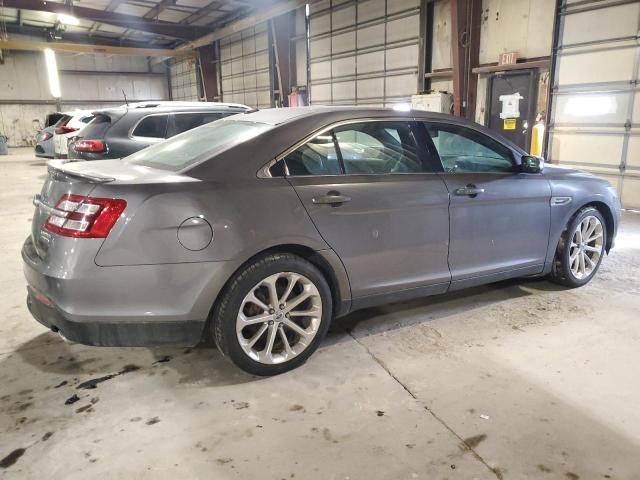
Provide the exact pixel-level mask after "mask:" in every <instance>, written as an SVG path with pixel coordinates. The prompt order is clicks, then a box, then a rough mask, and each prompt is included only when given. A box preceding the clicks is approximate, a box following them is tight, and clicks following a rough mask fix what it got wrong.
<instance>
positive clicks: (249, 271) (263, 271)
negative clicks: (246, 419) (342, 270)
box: [212, 253, 332, 375]
mask: <svg viewBox="0 0 640 480" xmlns="http://www.w3.org/2000/svg"><path fill="white" fill-rule="evenodd" d="M331 317H332V302H331V290H330V288H329V285H328V284H327V281H326V280H325V278H324V276H323V275H322V273H321V272H320V271H319V270H318V269H317V268H316V267H315V266H314V265H313V264H311V263H310V262H308V261H306V260H304V259H303V258H300V257H298V256H296V255H292V254H287V253H275V254H270V255H267V256H264V257H262V258H260V259H258V260H256V261H255V262H254V263H252V264H250V265H248V266H246V267H244V268H243V269H242V270H241V271H240V272H238V273H237V275H236V276H235V277H234V278H233V279H232V280H231V282H230V283H229V285H228V286H227V287H226V288H225V289H224V291H223V292H222V294H221V297H220V299H219V301H218V302H217V304H216V307H215V308H214V312H213V320H212V322H213V336H214V340H215V342H216V345H217V346H218V348H219V349H220V351H221V352H222V354H223V355H224V356H225V357H227V358H228V359H229V360H231V361H232V362H233V363H234V364H235V365H236V366H238V367H239V368H241V369H242V370H244V371H245V372H248V373H251V374H254V375H277V374H279V373H283V372H286V371H289V370H292V369H294V368H296V367H298V366H300V365H302V364H303V363H304V362H305V361H306V360H307V359H308V358H309V357H310V356H311V354H312V353H313V352H314V351H315V349H316V348H317V347H318V345H319V343H320V342H321V341H322V338H323V337H324V336H325V334H326V332H327V329H328V328H329V323H330V321H331Z"/></svg>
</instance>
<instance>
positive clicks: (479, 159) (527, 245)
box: [22, 107, 620, 375]
mask: <svg viewBox="0 0 640 480" xmlns="http://www.w3.org/2000/svg"><path fill="white" fill-rule="evenodd" d="M34 204H35V205H36V210H35V213H34V216H33V225H32V233H31V236H30V237H29V238H27V240H26V241H25V244H24V247H23V251H22V256H23V259H24V271H25V275H26V278H27V282H28V292H29V294H28V305H29V308H30V310H31V312H32V314H33V316H34V317H35V318H36V319H37V320H38V321H39V322H41V323H42V324H44V325H46V326H48V327H50V328H51V329H52V330H54V331H59V332H60V333H61V334H62V335H64V336H65V337H67V338H69V339H71V340H73V341H77V342H81V343H85V344H91V345H107V346H117V345H127V346H131V345H158V344H171V345H193V344H196V343H198V342H200V341H201V340H202V339H203V338H204V337H207V336H209V337H212V338H213V339H214V340H215V342H216V344H217V345H218V347H219V349H220V350H221V352H222V353H223V354H224V355H225V356H226V357H227V358H229V359H230V360H231V361H232V362H233V363H235V364H236V365H237V366H238V367H240V368H242V369H243V370H245V371H247V372H250V373H253V374H258V375H272V374H278V373H282V372H285V371H287V370H290V369H292V368H295V367H297V366H299V365H301V364H302V363H303V362H304V361H305V360H306V359H307V358H308V357H309V356H310V355H311V354H312V353H313V351H314V350H315V349H316V348H317V347H318V344H319V343H320V342H321V340H322V338H323V336H324V335H325V333H326V331H327V329H328V327H329V323H330V322H331V320H332V319H333V318H335V317H339V316H343V315H345V314H347V313H349V312H352V311H354V310H356V309H361V308H364V307H369V306H373V305H378V304H382V303H385V302H392V301H398V300H406V299H410V298H415V297H420V296H426V295H433V294H440V293H445V292H450V291H453V290H457V289H461V288H465V287H470V286H474V285H480V284H486V283H490V282H495V281H498V280H503V279H507V278H514V277H525V276H549V277H550V279H552V280H553V281H555V282H558V283H560V284H562V285H565V286H567V287H577V286H581V285H584V284H585V283H587V282H589V281H590V280H591V279H592V278H593V276H594V275H595V274H596V272H597V270H598V267H599V266H600V263H601V261H602V258H603V256H604V254H605V253H606V252H608V251H609V250H610V249H611V248H612V246H613V243H614V238H615V235H616V230H617V227H618V223H619V210H620V205H619V202H618V198H617V196H616V194H615V192H614V190H613V189H612V188H611V187H610V186H609V184H608V183H607V182H606V181H604V180H601V179H598V178H596V177H594V176H592V175H590V174H587V173H583V172H579V171H576V170H570V169H563V168H559V167H556V166H545V167H544V168H543V163H542V160H541V159H540V158H536V157H531V156H529V155H527V154H526V153H525V152H523V151H522V150H520V149H519V148H518V147H516V146H515V145H512V144H511V143H509V142H508V141H506V140H504V139H502V138H500V137H498V136H496V135H495V134H493V133H492V132H490V131H488V130H486V129H484V128H483V127H480V126H479V125H476V124H471V123H468V122H465V121H462V120H460V119H457V118H453V117H450V116H445V115H438V114H431V113H427V112H417V111H413V112H401V111H394V110H388V109H368V108H352V107H351V108H346V107H308V108H291V109H274V110H262V111H259V112H256V113H251V114H247V115H243V116H242V117H241V118H239V117H229V118H227V119H223V120H219V121H216V122H213V123H211V124H208V125H205V126H202V127H199V128H196V129H194V130H191V131H188V132H186V133H183V134H181V135H178V136H176V137H173V138H171V139H169V140H167V141H165V142H162V143H160V144H157V145H154V146H152V147H149V148H147V149H145V150H142V151H140V152H137V153H135V154H133V155H131V156H129V157H127V158H126V159H124V160H122V161H121V160H105V161H96V162H88V163H73V164H64V165H63V164H58V163H55V162H54V163H52V164H51V166H50V167H49V176H48V179H47V180H46V182H45V184H44V187H43V189H42V191H41V193H40V194H39V195H36V197H35V199H34Z"/></svg>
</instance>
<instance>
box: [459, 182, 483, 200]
mask: <svg viewBox="0 0 640 480" xmlns="http://www.w3.org/2000/svg"><path fill="white" fill-rule="evenodd" d="M479 193H484V188H478V187H476V186H475V185H471V184H469V185H467V186H466V187H463V188H456V189H455V190H454V191H453V194H454V195H456V196H458V197H475V196H477V195H478V194H479Z"/></svg>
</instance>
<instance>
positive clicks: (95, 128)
mask: <svg viewBox="0 0 640 480" xmlns="http://www.w3.org/2000/svg"><path fill="white" fill-rule="evenodd" d="M110 126H111V118H110V117H109V116H108V115H101V114H98V115H96V116H95V117H94V119H93V121H92V122H90V123H89V124H88V125H87V126H86V127H84V129H83V130H82V136H83V137H84V138H98V139H100V138H104V135H105V133H107V130H109V127H110Z"/></svg>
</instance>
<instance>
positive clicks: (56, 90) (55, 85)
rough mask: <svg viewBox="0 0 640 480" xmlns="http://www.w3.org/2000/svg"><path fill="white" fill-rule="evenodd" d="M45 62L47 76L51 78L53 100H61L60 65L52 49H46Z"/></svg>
mask: <svg viewBox="0 0 640 480" xmlns="http://www.w3.org/2000/svg"><path fill="white" fill-rule="evenodd" d="M44 61H45V63H46V64H47V76H48V77H49V91H50V92H51V96H52V97H53V98H60V97H61V96H62V93H61V91H60V78H59V77H58V63H57V62H56V54H55V53H54V51H53V50H51V49H50V48H45V49H44Z"/></svg>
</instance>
